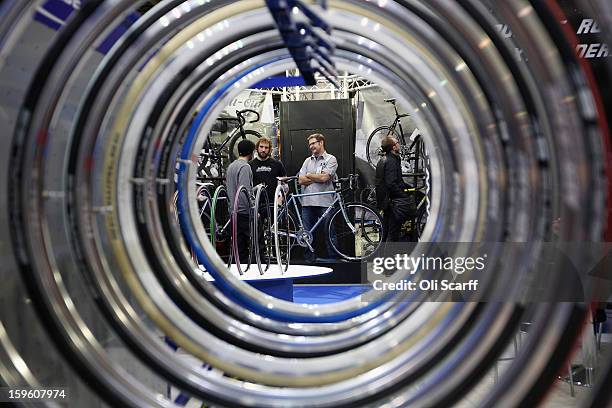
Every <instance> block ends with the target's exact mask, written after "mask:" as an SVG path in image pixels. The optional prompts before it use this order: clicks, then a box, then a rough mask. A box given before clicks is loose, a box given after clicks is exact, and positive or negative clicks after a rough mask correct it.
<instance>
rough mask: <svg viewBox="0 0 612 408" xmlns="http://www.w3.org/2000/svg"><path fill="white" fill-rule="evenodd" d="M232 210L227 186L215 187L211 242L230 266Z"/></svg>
mask: <svg viewBox="0 0 612 408" xmlns="http://www.w3.org/2000/svg"><path fill="white" fill-rule="evenodd" d="M229 224H230V212H229V203H228V198H227V190H226V189H225V186H219V187H217V188H216V189H215V193H214V194H213V198H212V206H211V209H210V228H209V230H210V242H211V244H212V245H213V246H214V247H215V249H216V250H217V253H218V254H219V256H220V257H221V259H223V260H225V261H227V264H228V266H229V265H231V262H232V256H231V253H232V251H231V250H229V248H228V245H227V242H228V238H229V234H230V230H229Z"/></svg>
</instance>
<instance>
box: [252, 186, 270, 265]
mask: <svg viewBox="0 0 612 408" xmlns="http://www.w3.org/2000/svg"><path fill="white" fill-rule="evenodd" d="M256 189H257V190H256V193H255V209H254V212H253V213H254V222H255V226H254V228H253V231H254V233H253V236H254V239H253V251H254V252H255V261H256V262H257V268H258V269H259V273H260V275H263V274H264V273H265V272H267V271H268V269H270V265H271V260H270V253H269V245H270V243H269V242H266V243H265V244H264V251H265V253H264V254H263V255H264V258H265V265H262V262H261V255H262V254H261V250H260V249H261V247H260V245H259V241H260V240H261V239H264V240H269V236H270V231H269V229H270V228H269V227H270V215H271V214H270V202H269V200H268V192H267V191H266V189H265V187H264V186H263V185H262V184H260V185H259V186H257V187H256ZM262 203H263V204H262ZM262 205H263V207H262ZM262 208H263V209H264V211H265V217H264V219H263V220H261V230H262V232H263V237H262V236H260V233H259V230H260V225H259V224H260V221H259V218H260V215H261V209H262ZM266 224H267V226H266ZM266 230H268V231H266ZM266 232H267V234H266Z"/></svg>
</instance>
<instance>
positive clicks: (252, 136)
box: [228, 129, 261, 162]
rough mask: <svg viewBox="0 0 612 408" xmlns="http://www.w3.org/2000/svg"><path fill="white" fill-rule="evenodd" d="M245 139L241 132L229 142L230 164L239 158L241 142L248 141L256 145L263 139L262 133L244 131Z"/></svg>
mask: <svg viewBox="0 0 612 408" xmlns="http://www.w3.org/2000/svg"><path fill="white" fill-rule="evenodd" d="M244 135H245V136H244V137H243V136H242V134H241V133H240V132H238V133H236V134H235V135H234V136H233V137H232V139H231V140H230V142H229V147H228V149H229V158H230V162H233V161H234V160H236V159H237V158H238V142H239V141H240V140H244V139H248V140H250V141H251V142H253V143H254V144H255V143H257V140H258V139H259V138H260V137H261V133H259V132H256V131H254V130H250V129H246V130H245V131H244Z"/></svg>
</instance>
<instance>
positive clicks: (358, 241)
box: [327, 203, 382, 261]
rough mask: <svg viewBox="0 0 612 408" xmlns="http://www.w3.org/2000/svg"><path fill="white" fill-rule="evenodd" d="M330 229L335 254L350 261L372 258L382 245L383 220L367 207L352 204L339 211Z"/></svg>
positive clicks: (330, 222)
mask: <svg viewBox="0 0 612 408" xmlns="http://www.w3.org/2000/svg"><path fill="white" fill-rule="evenodd" d="M343 209H344V211H343ZM327 230H328V239H329V242H330V243H331V245H332V248H334V251H336V252H337V253H338V255H340V256H341V257H343V258H345V259H348V260H350V261H362V260H365V259H369V258H370V257H372V256H373V255H374V254H375V253H376V251H378V249H379V248H380V247H381V245H382V219H381V218H380V215H378V212H376V210H375V209H374V208H372V207H370V206H368V205H366V204H360V203H350V204H346V205H344V207H340V208H338V209H337V210H336V211H335V212H334V213H333V214H332V216H331V218H330V219H329V224H328V229H327ZM334 235H335V236H334Z"/></svg>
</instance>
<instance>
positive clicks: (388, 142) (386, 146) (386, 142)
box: [380, 136, 397, 153]
mask: <svg viewBox="0 0 612 408" xmlns="http://www.w3.org/2000/svg"><path fill="white" fill-rule="evenodd" d="M396 140H397V139H396V138H395V137H393V136H385V137H384V138H383V140H382V141H381V142H380V147H381V148H382V151H383V152H385V153H389V152H390V151H391V149H393V145H394V144H395V141H396Z"/></svg>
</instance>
